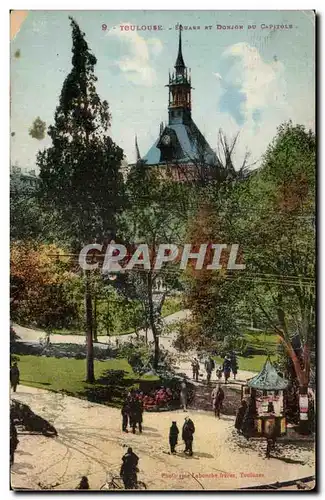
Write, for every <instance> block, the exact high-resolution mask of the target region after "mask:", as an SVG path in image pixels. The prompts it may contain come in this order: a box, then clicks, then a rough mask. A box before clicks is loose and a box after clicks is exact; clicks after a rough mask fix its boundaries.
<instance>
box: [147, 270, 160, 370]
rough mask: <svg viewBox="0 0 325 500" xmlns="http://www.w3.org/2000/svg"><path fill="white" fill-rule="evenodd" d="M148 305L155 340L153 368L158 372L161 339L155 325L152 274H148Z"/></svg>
mask: <svg viewBox="0 0 325 500" xmlns="http://www.w3.org/2000/svg"><path fill="white" fill-rule="evenodd" d="M148 305H149V322H150V327H151V331H152V336H153V340H154V358H153V368H154V369H155V370H156V369H157V368H158V361H159V338H158V332H157V328H156V323H155V314H154V305H153V300H152V277H151V274H150V272H149V273H148Z"/></svg>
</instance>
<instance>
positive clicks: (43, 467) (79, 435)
mask: <svg viewBox="0 0 325 500" xmlns="http://www.w3.org/2000/svg"><path fill="white" fill-rule="evenodd" d="M14 397H15V399H19V400H20V401H22V402H24V403H26V404H28V405H30V406H31V408H32V410H33V411H34V412H36V413H38V414H39V415H41V416H43V417H44V418H46V419H47V420H49V421H50V422H51V423H52V424H54V425H55V427H56V429H57V431H58V437H56V438H46V437H43V436H39V435H28V434H20V435H19V436H18V437H19V441H20V442H19V445H18V449H17V452H16V455H15V464H14V465H13V467H12V474H11V480H12V487H13V488H15V487H16V488H19V487H25V488H28V487H29V488H37V484H38V482H39V481H40V482H42V483H43V484H45V485H47V486H49V487H51V486H52V487H53V485H54V484H56V483H59V484H58V485H57V486H56V487H55V489H74V488H75V487H76V485H77V484H78V482H79V480H80V478H81V476H82V475H87V476H88V478H89V482H90V486H91V488H92V489H98V488H99V487H100V486H101V485H102V484H103V483H104V482H105V478H106V473H107V472H108V471H110V472H112V473H118V471H119V467H120V463H121V457H122V455H123V454H124V453H125V451H126V450H125V447H126V446H132V447H133V449H134V451H135V453H137V454H138V456H139V457H140V463H139V466H140V473H139V479H140V480H143V481H145V483H146V484H147V487H148V488H149V489H153V490H159V489H164V490H191V489H192V490H201V489H202V486H203V488H204V489H217V490H229V489H234V488H240V487H247V486H254V485H259V484H269V483H274V482H276V481H284V480H290V479H297V478H302V477H306V476H310V475H312V474H314V472H315V466H314V452H313V449H308V448H300V449H298V448H294V449H293V451H290V452H285V453H289V454H291V455H290V456H291V457H292V456H294V458H295V461H297V460H299V461H300V462H301V463H299V464H297V463H286V462H285V461H283V460H281V459H279V458H271V459H270V460H266V459H264V457H263V450H264V443H261V444H260V445H256V444H255V445H254V446H251V445H250V446H246V440H239V441H238V442H237V440H238V439H239V438H237V437H236V435H235V434H234V432H233V425H234V419H233V417H230V416H222V418H221V419H220V420H216V419H215V418H214V416H213V415H212V413H210V412H194V411H193V412H191V411H189V412H188V414H189V415H190V416H191V418H192V419H193V421H194V423H195V426H196V432H195V437H194V446H193V449H194V455H193V457H187V456H185V455H184V454H183V453H182V449H183V443H181V442H180V444H179V446H178V448H177V450H178V453H177V455H175V456H173V455H169V454H168V429H169V426H170V424H171V421H172V420H176V421H177V423H178V425H179V427H181V425H182V423H183V420H184V415H185V413H183V412H181V411H175V412H162V413H159V414H157V413H145V414H144V432H143V434H142V435H138V434H136V435H133V434H130V433H129V434H124V433H122V432H121V429H120V427H121V423H120V420H121V417H120V411H119V410H117V409H114V408H110V407H107V406H103V405H98V404H94V403H89V402H88V401H84V400H80V399H76V398H72V397H69V396H65V395H63V394H56V393H52V392H48V391H45V390H42V389H36V388H32V387H24V386H19V387H18V392H17V393H16V394H15V395H14ZM309 446H311V445H309ZM286 457H287V455H286ZM286 457H284V458H286ZM287 458H288V457H287ZM193 476H194V477H193ZM201 485H202V486H201Z"/></svg>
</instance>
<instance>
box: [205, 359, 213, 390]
mask: <svg viewBox="0 0 325 500" xmlns="http://www.w3.org/2000/svg"><path fill="white" fill-rule="evenodd" d="M204 366H205V371H206V372H207V382H208V384H209V383H210V380H211V373H212V372H213V370H214V367H215V363H214V360H213V359H212V358H211V356H210V357H209V358H208V359H207V360H206V362H205V363H204Z"/></svg>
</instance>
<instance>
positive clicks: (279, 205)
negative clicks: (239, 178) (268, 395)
mask: <svg viewBox="0 0 325 500" xmlns="http://www.w3.org/2000/svg"><path fill="white" fill-rule="evenodd" d="M315 159H316V145H315V136H314V134H313V133H312V132H311V131H306V130H305V129H304V127H303V126H301V125H296V126H294V125H293V124H292V123H291V122H289V123H284V124H283V125H281V126H280V127H279V129H278V134H277V136H276V137H275V139H274V141H273V142H272V144H271V145H270V146H269V148H268V150H267V152H266V154H265V157H264V161H263V165H262V168H261V169H260V170H259V171H258V172H256V174H255V175H253V176H252V177H251V179H250V182H249V186H247V187H248V190H247V192H246V193H242V196H241V200H240V207H241V208H240V210H242V213H245V214H246V219H245V220H246V222H245V224H243V227H244V230H245V231H246V233H247V240H246V245H245V259H246V261H247V263H248V267H249V269H250V272H251V273H254V275H255V283H254V288H255V290H254V291H255V294H254V295H255V304H256V306H257V307H258V308H259V309H260V310H261V311H262V312H263V314H264V315H265V318H266V319H267V321H268V324H269V326H270V327H271V328H272V329H273V330H274V331H275V332H276V333H278V335H279V338H280V339H281V342H282V343H283V344H284V346H285V348H286V351H287V354H288V356H289V357H290V358H291V360H292V363H293V365H294V368H295V373H296V377H297V379H298V382H299V386H300V393H301V394H307V388H308V383H309V376H310V363H311V358H310V355H311V351H312V350H313V349H314V346H315V308H316V303H315V285H314V273H315V220H314V218H315ZM248 214H249V215H248ZM258 288H259V290H258ZM258 291H259V293H257V292H258ZM265 298H267V300H265ZM270 299H271V300H270ZM297 337H298V338H299V343H300V345H301V348H300V353H299V354H297V351H296V350H295V349H294V347H293V345H292V340H293V338H297ZM306 425H308V422H307V424H306V423H305V422H304V421H302V422H301V430H302V431H303V432H306V429H304V427H305V426H306Z"/></svg>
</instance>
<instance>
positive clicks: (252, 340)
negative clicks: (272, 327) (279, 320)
mask: <svg viewBox="0 0 325 500" xmlns="http://www.w3.org/2000/svg"><path fill="white" fill-rule="evenodd" d="M244 337H245V339H246V340H247V342H248V344H249V345H250V346H252V347H254V348H256V349H265V350H268V351H270V353H272V352H274V351H275V350H276V347H277V345H278V344H279V342H280V340H279V337H278V335H276V334H275V333H268V332H254V331H251V330H246V331H245V333H244Z"/></svg>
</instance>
